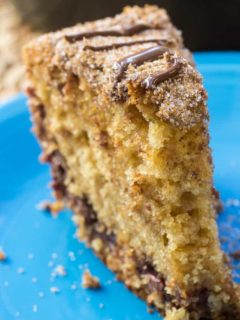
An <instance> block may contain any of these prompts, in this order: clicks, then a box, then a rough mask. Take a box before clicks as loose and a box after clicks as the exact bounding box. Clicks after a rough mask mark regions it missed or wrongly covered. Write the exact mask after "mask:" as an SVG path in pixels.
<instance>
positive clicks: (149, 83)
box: [142, 58, 181, 89]
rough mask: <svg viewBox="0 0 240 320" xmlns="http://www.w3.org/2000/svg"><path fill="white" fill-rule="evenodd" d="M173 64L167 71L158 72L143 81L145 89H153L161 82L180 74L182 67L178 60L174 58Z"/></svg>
mask: <svg viewBox="0 0 240 320" xmlns="http://www.w3.org/2000/svg"><path fill="white" fill-rule="evenodd" d="M171 63H172V65H171V66H170V67H169V68H168V69H167V70H166V71H163V72H158V73H156V74H154V75H151V76H148V77H147V78H146V79H145V80H143V81H142V86H143V87H145V89H152V88H153V87H155V86H156V85H158V84H159V83H160V82H163V81H165V80H167V79H170V78H172V77H175V76H176V75H177V74H178V72H179V69H180V66H181V65H180V63H179V59H178V58H172V61H171Z"/></svg>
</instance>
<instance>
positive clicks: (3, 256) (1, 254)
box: [0, 250, 7, 261]
mask: <svg viewBox="0 0 240 320" xmlns="http://www.w3.org/2000/svg"><path fill="white" fill-rule="evenodd" d="M6 260H7V256H6V254H5V252H4V251H3V250H0V261H6Z"/></svg>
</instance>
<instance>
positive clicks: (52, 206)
mask: <svg viewBox="0 0 240 320" xmlns="http://www.w3.org/2000/svg"><path fill="white" fill-rule="evenodd" d="M38 207H39V209H40V210H43V211H46V212H49V213H51V214H52V215H53V216H56V215H58V213H59V212H60V211H62V210H63V209H64V207H65V205H64V203H63V201H60V200H57V201H54V202H50V201H43V202H42V203H40V204H39V205H38Z"/></svg>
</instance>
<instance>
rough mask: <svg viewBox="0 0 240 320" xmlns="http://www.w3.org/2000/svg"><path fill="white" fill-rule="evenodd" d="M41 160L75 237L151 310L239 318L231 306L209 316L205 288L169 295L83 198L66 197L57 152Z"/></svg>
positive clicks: (184, 318)
mask: <svg viewBox="0 0 240 320" xmlns="http://www.w3.org/2000/svg"><path fill="white" fill-rule="evenodd" d="M42 160H43V161H45V162H49V163H50V164H51V167H52V176H53V182H52V187H53V189H54V192H55V196H56V198H57V199H63V200H64V202H65V203H66V205H67V207H69V208H70V209H71V210H72V211H73V212H74V218H73V219H74V221H75V223H76V225H77V226H78V237H79V239H80V240H83V241H85V242H86V244H87V245H88V246H89V247H91V248H92V249H93V250H94V252H95V254H96V255H97V256H98V257H100V259H101V260H102V261H103V262H104V263H105V264H106V265H107V266H108V267H109V268H110V269H111V270H112V271H114V272H115V273H116V275H117V278H118V279H119V280H121V281H123V282H124V283H125V285H126V286H127V287H128V288H129V289H130V290H131V291H133V292H134V293H135V294H136V295H137V296H139V297H140V298H142V299H143V300H145V301H146V302H147V304H148V305H149V306H153V307H155V308H156V309H157V310H158V311H159V312H160V313H161V314H162V315H163V316H166V317H167V319H169V320H171V319H172V320H190V319H193V320H195V319H196V320H200V319H202V320H203V319H239V318H238V316H237V317H236V310H235V309H234V308H233V306H229V307H226V308H225V309H224V310H222V311H221V316H220V317H219V316H218V317H217V318H216V317H215V316H212V314H211V309H210V307H209V303H208V299H209V295H210V292H209V290H208V289H207V288H205V287H202V288H201V289H199V290H197V291H195V292H191V293H190V294H189V295H188V296H183V295H182V293H181V292H180V289H179V288H178V287H177V286H176V287H175V288H174V290H171V292H175V294H174V295H173V294H169V293H168V288H167V286H166V281H165V279H164V277H163V275H161V274H159V273H158V272H156V270H155V269H154V266H153V264H152V263H151V260H150V259H149V258H148V257H146V256H142V255H140V254H139V253H138V252H135V251H134V250H133V249H132V248H129V246H128V245H127V244H124V243H120V242H119V241H118V240H117V237H116V235H115V234H113V233H112V232H109V231H108V230H107V228H106V226H104V225H103V224H102V223H101V222H100V221H99V220H98V215H97V212H95V211H94V210H93V208H92V206H91V203H89V201H88V198H87V197H82V198H80V197H78V196H76V195H73V194H70V193H69V192H68V190H67V189H66V187H65V185H64V179H65V177H66V165H65V160H64V158H63V157H62V155H61V154H60V153H59V152H58V151H54V152H53V153H52V154H50V155H45V156H43V157H42Z"/></svg>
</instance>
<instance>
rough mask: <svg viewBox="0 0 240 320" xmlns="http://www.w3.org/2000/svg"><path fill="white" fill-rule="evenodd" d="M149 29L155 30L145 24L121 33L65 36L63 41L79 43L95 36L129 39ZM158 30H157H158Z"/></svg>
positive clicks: (104, 32)
mask: <svg viewBox="0 0 240 320" xmlns="http://www.w3.org/2000/svg"><path fill="white" fill-rule="evenodd" d="M150 29H156V28H155V27H151V26H149V25H146V24H137V25H135V26H133V27H130V28H127V29H124V30H123V31H118V30H102V31H89V32H81V33H76V34H72V35H66V36H65V39H66V40H67V41H68V42H71V43H73V42H75V41H80V40H83V39H84V38H93V37H96V36H103V37H131V36H133V35H134V34H138V33H140V32H143V31H145V30H150ZM158 29H159V28H158Z"/></svg>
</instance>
